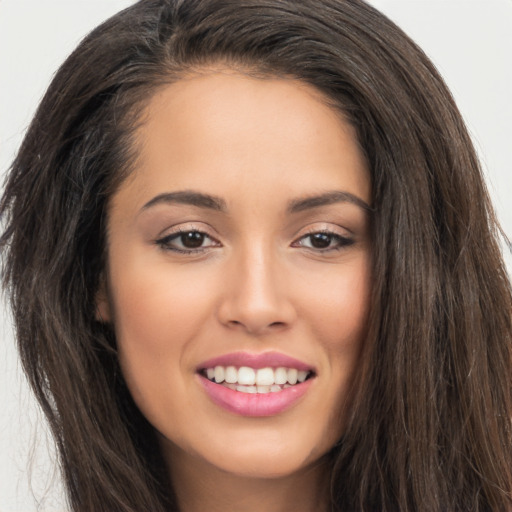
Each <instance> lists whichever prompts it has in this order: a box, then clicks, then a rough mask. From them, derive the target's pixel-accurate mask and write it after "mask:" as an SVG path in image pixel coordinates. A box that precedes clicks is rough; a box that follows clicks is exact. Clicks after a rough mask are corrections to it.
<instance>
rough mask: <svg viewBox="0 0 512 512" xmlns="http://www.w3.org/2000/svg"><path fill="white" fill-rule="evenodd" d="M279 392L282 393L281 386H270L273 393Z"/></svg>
mask: <svg viewBox="0 0 512 512" xmlns="http://www.w3.org/2000/svg"><path fill="white" fill-rule="evenodd" d="M278 391H281V386H279V385H278V384H274V385H273V386H270V392H271V393H277V392H278Z"/></svg>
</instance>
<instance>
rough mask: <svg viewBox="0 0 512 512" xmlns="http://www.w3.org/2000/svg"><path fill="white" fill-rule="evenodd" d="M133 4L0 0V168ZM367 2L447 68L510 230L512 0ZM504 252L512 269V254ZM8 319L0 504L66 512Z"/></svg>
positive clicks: (13, 511)
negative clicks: (92, 36)
mask: <svg viewBox="0 0 512 512" xmlns="http://www.w3.org/2000/svg"><path fill="white" fill-rule="evenodd" d="M297 1H299V0H297ZM131 3H132V1H131V0H0V70H1V72H0V171H1V172H2V173H3V172H4V171H5V170H6V169H7V167H8V166H9V163H10V161H11V160H12V158H13V156H14V153H15V151H16V148H17V147H18V146H19V144H20V142H21V138H22V136H23V133H24V131H25V129H26V127H27V125H28V123H29V121H30V118H31V116H32V114H33V112H34V109H35V108H36V105H37V103H38V101H39V100H40V99H41V96H42V94H43V92H44V90H45V88H46V87H47V85H48V83H49V81H50V79H51V77H52V75H53V73H54V72H55V70H56V69H57V67H58V66H59V64H60V63H61V62H62V61H63V60H64V58H65V57H66V56H67V55H68V54H69V53H70V51H71V50H72V49H73V48H74V47H75V46H76V44H77V43H78V42H79V40H80V39H81V38H82V37H83V36H84V35H85V34H86V33H87V32H88V31H89V30H91V29H92V28H93V27H95V26H96V25H97V24H98V23H100V22H101V21H102V20H104V19H106V18H107V17H108V16H110V15H111V14H113V13H115V12H117V11H118V10H120V9H122V8H123V7H125V6H128V5H130V4H131ZM371 3H372V4H374V5H375V6H376V7H378V8H379V9H381V10H382V11H383V12H384V13H386V14H387V15H388V16H389V17H391V18H392V19H393V20H394V21H395V22H397V23H398V25H400V26H401V27H402V28H403V29H404V30H405V31H406V32H407V33H408V34H409V35H410V36H412V38H413V39H414V40H416V42H418V43H419V44H420V46H422V47H423V49H424V50H425V51H426V53H427V54H428V55H429V56H430V57H431V59H432V60H433V61H434V63H435V64H436V65H437V67H438V68H439V70H440V71H441V73H442V75H443V76H444V77H445V79H446V81H447V83H448V85H449V87H450V88H451V89H452V92H453V94H454V96H455V98H456V100H457V102H458V105H459V107H460V109H461V111H462V113H463V115H464V118H465V119H466V122H467V124H468V126H469V129H470V131H471V134H472V136H473V139H474V141H475V144H476V146H477V148H478V151H479V153H480V156H481V158H482V161H483V164H484V169H485V172H486V176H487V178H488V183H489V188H490V191H491V195H492V196H493V198H494V201H495V206H496V208H497V212H498V216H499V218H500V219H501V222H502V224H503V227H504V229H505V231H506V233H508V235H509V237H512V207H511V206H510V201H511V200H512V147H511V146H512V128H511V125H512V100H511V97H510V96H511V93H512V0H372V1H371ZM506 260H507V263H508V265H509V269H511V268H512V258H511V256H510V254H507V255H506ZM10 325H11V322H10V319H9V315H8V313H7V306H5V305H4V304H3V303H2V307H0V336H1V343H0V512H33V511H36V510H40V511H42V512H64V511H66V510H67V508H66V506H65V500H64V499H63V496H62V490H61V485H60V481H59V477H58V472H56V470H55V467H54V464H53V462H52V461H53V459H54V452H53V449H52V444H51V441H50V440H49V439H48V438H47V436H46V429H45V425H44V422H43V421H42V419H41V417H40V413H39V412H38V410H37V407H36V406H35V405H34V403H33V400H32V398H31V396H30V392H29V391H28V390H27V388H26V385H25V381H24V377H23V376H22V374H21V372H20V369H19V365H18V362H17V358H16V354H15V349H14V342H13V339H12V333H11V328H10ZM30 475H31V478H30ZM30 481H31V484H30Z"/></svg>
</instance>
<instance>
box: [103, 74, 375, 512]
mask: <svg viewBox="0 0 512 512" xmlns="http://www.w3.org/2000/svg"><path fill="white" fill-rule="evenodd" d="M137 141H138V147H139V158H138V160H137V164H136V169H135V171H134V173H133V174H132V175H131V176H130V177H129V178H128V179H127V180H126V181H125V182H124V183H123V184H122V185H121V187H120V188H119V190H118V191H117V192H116V193H115V194H114V196H113V197H112V199H111V204H110V209H109V217H108V233H109V236H108V264H107V272H106V275H107V278H106V282H105V285H104V288H103V290H102V292H101V293H100V294H99V295H98V308H97V310H98V317H99V318H101V319H102V320H103V321H105V322H112V323H113V324H114V328H115V331H116V336H117V340H118V346H119V357H120V361H121V366H122V369H123V374H124V376H125V379H126V381H127V384H128V387H129V389H130V392H131V393H132V395H133V398H134V400H135V402H136V403H137V405H138V407H139V408H140V410H141V411H142V413H143V414H144V415H145V416H146V417H147V419H148V420H149V422H150V423H151V424H152V425H153V426H154V428H155V429H156V432H157V435H158V436H159V439H160V442H161V446H162V449H163V453H164V455H165V456H166V458H167V460H168V462H169V467H170V472H171V475H172V479H173V484H174V486H175V488H176V489H177V494H178V499H179V502H180V507H181V509H182V510H183V511H185V512H193V511H196V510H201V511H204V510H205V509H206V510H210V511H215V510H222V511H223V512H224V511H225V510H226V509H231V510H241V511H246V512H249V511H252V510H266V511H277V510H295V511H306V510H315V511H318V510H319V509H321V505H320V504H321V503H322V502H323V498H322V496H324V495H325V484H326V482H327V478H326V471H327V470H326V467H325V464H324V463H323V460H324V459H323V456H324V455H325V454H326V453H327V452H328V451H329V450H330V449H331V448H332V447H333V445H334V444H335V443H336V441H337V440H338V439H339V437H340V435H341V433H342V430H343V421H344V417H345V416H346V404H347V403H348V401H349V399H350V393H349V387H350V384H351V382H352V380H353V378H354V376H355V375H356V372H357V370H358V365H359V354H360V352H361V346H362V344H363V342H364V339H365V325H366V320H367V316H368V303H369V289H370V241H369V220H370V219H369V213H368V211H367V210H366V209H365V208H364V207H363V206H362V205H361V204H363V203H361V204H356V202H357V200H354V201H355V202H354V201H352V200H349V201H347V200H346V199H347V196H341V198H340V197H337V200H335V201H334V200H332V198H331V201H325V197H324V201H323V203H328V204H320V205H317V206H313V205H311V204H309V205H308V204H305V205H304V204H303V205H302V206H303V208H302V209H296V211H290V205H291V204H292V203H293V202H295V204H296V203H297V201H299V200H303V199H304V198H307V197H310V196H322V195H325V194H326V193H331V192H333V191H335V192H340V191H341V192H343V193H345V194H351V195H352V196H353V197H355V198H358V199H359V200H361V201H362V202H363V201H364V202H365V203H367V204H369V203H370V197H371V186H370V179H369V174H368V170H367V167H366V163H365V160H364V158H363V156H362V154H361V152H360V150H359V147H358V145H357V142H356V138H355V133H354V130H353V129H352V127H351V126H350V125H349V124H348V123H347V122H346V121H344V120H343V119H342V116H341V115H340V114H339V113H338V112H335V111H334V110H333V109H332V108H331V107H329V106H328V105H327V102H326V100H325V98H323V96H322V95H321V94H320V93H319V92H317V91H316V90H315V89H313V88H312V87H311V86H308V85H306V84H303V83H301V82H298V81H294V80H291V79H277V78H268V79H258V78H253V77H250V76H247V75H245V74H243V73H240V72H237V71H233V70H228V69H205V70H202V71H201V72H198V73H195V74H192V75H189V76H187V77H186V78H184V79H182V80H179V81H178V82H176V83H173V84H171V85H166V86H165V87H163V88H162V89H161V90H159V92H158V93H156V94H155V95H154V97H153V98H152V99H151V101H150V102H149V104H148V106H147V109H146V112H145V116H144V122H143V124H142V125H141V127H140V128H139V130H138V133H137ZM181 191H195V192H199V193H202V194H209V195H213V196H215V197H216V198H218V199H219V201H220V202H221V203H222V207H223V208H222V211H220V210H218V209H213V208H211V207H207V206H208V205H197V204H188V203H187V201H186V200H182V202H176V201H166V200H162V199H161V195H162V194H168V193H175V192H181ZM159 196H160V200H155V198H156V197H159ZM352 196H348V197H349V199H350V197H352ZM320 202H321V201H320ZM145 205H146V206H145ZM210 206H211V205H210ZM177 230H183V231H186V232H202V233H205V234H206V235H204V236H203V235H197V234H196V236H203V238H201V242H200V244H201V245H200V247H199V248H198V249H197V250H194V252H179V251H177V250H176V249H181V250H184V249H186V248H185V247H184V245H183V239H182V238H181V237H180V235H176V233H177ZM318 232H328V233H332V234H331V235H327V238H325V237H324V238H323V240H324V241H325V240H327V242H326V243H327V247H326V248H323V249H319V248H318V247H315V246H314V245H313V241H312V240H313V239H312V238H311V234H312V233H318ZM173 235H174V238H173ZM166 237H167V238H166ZM340 237H341V238H340ZM162 240H163V241H162ZM340 240H341V241H342V242H340ZM346 240H348V242H346ZM159 241H160V242H159ZM235 351H245V352H249V353H256V354H259V353H262V352H266V351H277V352H280V353H283V354H286V355H289V356H291V357H294V358H296V359H299V360H301V361H304V362H306V363H308V364H310V365H311V366H313V367H314V368H315V369H316V374H315V377H314V381H313V382H312V383H311V386H310V388H309V390H308V391H307V393H306V394H305V395H304V396H303V397H302V398H301V399H300V400H299V401H298V402H297V403H295V404H294V405H293V407H291V408H289V409H288V410H286V411H284V412H282V413H279V414H276V415H274V416H270V417H263V418H261V417H259V418H250V417H245V416H240V415H237V414H234V413H232V412H229V411H226V410H224V409H223V408H221V407H219V406H218V405H216V404H215V403H213V402H212V400H211V399H210V398H209V396H208V395H207V394H206V393H205V391H204V389H203V387H202V386H201V385H200V383H199V377H198V375H197V371H196V369H197V367H198V365H200V364H201V363H202V362H204V361H206V360H208V359H211V358H213V357H217V356H220V355H223V354H227V353H232V352H235ZM198 475H200V478H198ZM290 507H292V508H290Z"/></svg>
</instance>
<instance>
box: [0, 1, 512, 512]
mask: <svg viewBox="0 0 512 512" xmlns="http://www.w3.org/2000/svg"><path fill="white" fill-rule="evenodd" d="M218 61H222V62H223V63H224V64H226V63H227V64H228V65H231V66H233V67H235V68H241V67H243V68H244V69H248V70H251V72H254V73H258V74H260V75H267V76H288V77H293V78H296V79H299V80H302V81H304V82H307V83H309V84H311V85H313V86H314V87H316V88H317V89H318V90H320V91H322V92H323V93H324V95H325V96H326V97H328V98H329V99H330V100H331V102H332V104H333V108H337V109H339V110H340V111H341V112H342V113H343V115H344V116H345V118H346V119H348V120H349V121H350V122H351V123H352V124H353V125H354V127H355V128H356V130H357V133H358V137H359V143H360V145H361V148H362V150H363V151H364V153H365V155H366V158H367V160H368V163H369V168H370V172H371V176H372V185H373V208H374V214H373V218H372V237H373V276H374V277H373V295H372V311H371V319H370V325H369V335H368V339H367V341H366V342H365V346H364V366H363V368H362V369H361V371H360V372H359V373H358V380H357V382H356V383H355V386H356V387H355V400H354V404H353V407H352V408H351V411H350V415H349V420H348V423H347V425H346V428H345V430H344V435H343V437H342V439H340V441H339V443H338V444H337V445H336V446H335V447H334V448H333V451H332V453H331V454H330V455H331V458H332V473H331V474H332V477H331V504H332V509H333V510H340V511H341V510H343V511H347V510H350V511H351V510H361V511H375V510H379V511H388V512H394V511H398V510H400V511H415V512H421V511H425V512H426V511H428V512H434V511H438V512H441V511H448V510H450V511H457V510H460V511H499V510H510V509H511V508H512V457H511V447H512V389H511V375H512V319H511V311H512V298H511V296H512V294H511V288H510V283H509V281H508V278H507V274H506V271H505V268H504V264H503V262H502V258H501V255H500V251H499V248H498V244H497V238H498V235H499V227H498V224H497V222H496V219H495V217H494V213H493V210H492V207H491V205H490V201H489V197H488V194H487V192H486V188H485V184H484V182H483V179H482V174H481V171H480V167H479V163H478V160H477V158H476V156H475V151H474V149H473V147H472V144H471V141H470V138H469V136H468V133H467V130H466V128H465V126H464V124H463V122H462V120H461V116H460V114H459V112H458V110H457V108H456V106H455V104H454V102H453V99H452V97H451V95H450V93H449V92H448V90H447V88H446V86H445V85H444V83H443V81H442V79H441V78H440V76H439V74H438V73H437V72H436V70H435V69H434V67H433V65H432V64H431V63H430V61H429V60H428V59H427V58H426V57H425V55H424V54H423V53H422V51H421V50H420V49H419V48H418V47H417V46H416V45H415V44H414V43H413V42H412V41H411V40H410V39H409V38H408V37H407V36H406V35H405V34H404V33H403V32H402V31H401V30H400V29H398V28H397V27H396V26H395V25H394V24H393V23H392V22H390V21H389V20H388V19H387V18H386V17H384V16H383V15H382V14H380V13H379V12H378V11H376V10H375V9H373V8H372V7H370V6H368V5H367V4H366V3H364V2H362V1H359V0H304V1H300V2H299V1H293V0H141V1H140V2H138V3H137V4H135V5H133V6H132V7H130V8H128V9H126V10H124V11H122V12H121V13H119V14H117V15H116V16H114V17H113V18H111V19H110V20H108V21H107V22H105V23H104V24H102V25H101V26H100V27H98V28H97V29H96V30H94V31H93V32H92V33H91V34H90V35H89V36H87V37H86V38H85V40H84V41H83V42H82V43H81V44H80V45H79V47H78V48H77V49H76V50H75V52H74V53H73V54H72V55H71V56H70V57H69V58H68V59H67V60H66V62H65V63H64V64H63V66H62V67H61V69H60V70H59V72H58V73H57V75H56V76H55V79H54V80H53V82H52V84H51V85H50V87H49V89H48V91H47V93H46V95H45V97H44V99H43V101H42V102H41V104H40V106H39V109H38V111H37V113H36V115H35V118H34V120H33V121H32V124H31V126H30V128H29V131H28V133H27V135H26V137H25V139H24V142H23V144H22V146H21V148H20V150H19V153H18V155H17V157H16V159H15V161H14V162H13V164H12V167H11V169H10V173H9V175H8V178H7V184H6V189H5V193H4V195H3V199H2V202H1V205H0V213H1V216H2V219H3V222H4V223H5V231H4V234H3V237H2V239H1V243H2V247H3V250H4V256H5V258H4V266H3V272H4V274H3V275H4V282H5V285H6V286H7V288H8V290H9V293H10V297H11V303H12V308H13V312H14V318H15V324H16V332H17V340H18V346H19V351H20V355H21V360H22V363H23V367H24V369H25V372H26V373H27V375H28V378H29V380H30V383H31V385H32V387H33V389H34V391H35V394H36V396H37V398H38V400H39V402H40V403H41V405H42V407H43V410H44V412H45V414H46V417H47V418H48V421H49V424H50V426H51V429H52V432H53V435H54V437H55V440H56V443H57V447H58V450H59V454H60V463H61V466H62V470H63V474H64V478H65V482H66V486H67V490H68V497H69V502H70V505H71V507H72V509H73V510H74V511H75V512H86V511H87V512H90V511H92V510H93V511H95V512H101V511H105V512H107V511H108V512H112V511H116V512H117V511H123V512H129V511H130V512H140V511H142V510H148V511H151V512H159V511H162V512H163V511H164V510H167V511H168V510H177V506H176V504H175V500H174V498H173V493H172V490H170V487H171V486H170V484H169V477H168V475H167V473H166V469H165V464H164V463H163V461H162V459H161V457H160V455H159V451H158V447H157V443H156V440H155V437H154V435H153V432H152V429H151V427H150V425H148V423H147V422H146V420H145V419H144V418H143V417H142V415H141V414H140V412H139V411H138V410H137V408H136V407H135V405H134V404H133V402H132V400H131V397H130V395H129V393H128V391H127V389H126V387H125V384H124V381H123V378H122V375H121V373H120V370H119V366H118V362H117V356H116V342H115V333H114V332H112V330H111V329H110V327H109V326H108V325H105V324H101V323H99V322H97V321H96V320H95V296H96V293H97V290H98V284H99V282H100V279H101V275H102V271H103V267H104V260H105V239H106V233H105V224H106V212H107V207H108V200H109V198H110V197H111V195H112V194H113V193H114V192H115V190H116V187H117V186H118V185H119V183H120V182H121V181H122V180H123V179H124V177H125V176H126V175H127V174H128V173H129V172H130V171H131V170H132V168H133V165H134V162H135V161H136V148H135V146H134V144H133V141H132V134H133V131H134V130H135V128H136V126H137V123H138V120H139V113H140V111H141V109H142V108H143V106H144V104H145V102H146V101H147V100H148V99H149V97H150V96H151V94H152V93H153V91H154V90H155V89H156V88H157V87H159V86H161V85H162V84H165V83H169V82H171V81H173V80H178V79H179V78H180V75H182V74H183V73H185V72H186V71H187V70H188V69H190V68H198V67H201V66H204V65H208V64H211V63H215V62H218Z"/></svg>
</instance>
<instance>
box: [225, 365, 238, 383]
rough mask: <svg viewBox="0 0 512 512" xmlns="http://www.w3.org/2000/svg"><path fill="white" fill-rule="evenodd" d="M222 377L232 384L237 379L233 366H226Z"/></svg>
mask: <svg viewBox="0 0 512 512" xmlns="http://www.w3.org/2000/svg"><path fill="white" fill-rule="evenodd" d="M224 379H226V382H229V383H230V384H234V383H235V382H237V380H238V372H237V370H236V368H235V367H234V366H228V367H227V368H226V372H225V374H224Z"/></svg>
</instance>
